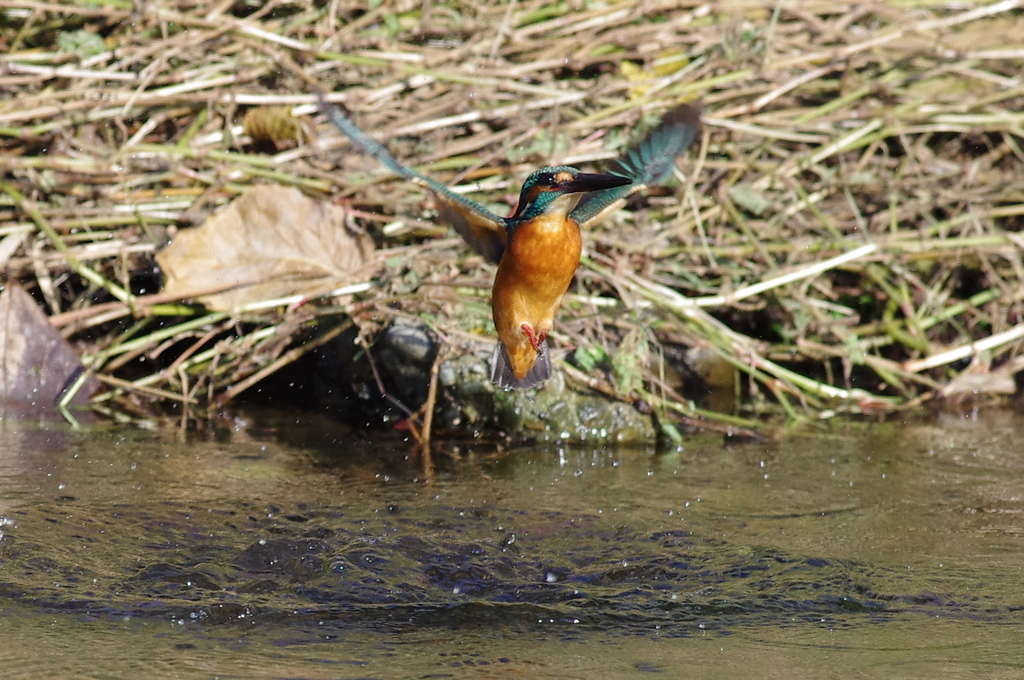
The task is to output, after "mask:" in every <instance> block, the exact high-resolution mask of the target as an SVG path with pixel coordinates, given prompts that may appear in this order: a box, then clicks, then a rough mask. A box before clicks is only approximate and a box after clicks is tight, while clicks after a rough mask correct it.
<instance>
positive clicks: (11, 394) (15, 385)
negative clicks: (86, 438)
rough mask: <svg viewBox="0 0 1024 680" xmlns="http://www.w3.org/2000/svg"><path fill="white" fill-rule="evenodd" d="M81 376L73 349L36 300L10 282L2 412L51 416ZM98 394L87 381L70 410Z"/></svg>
mask: <svg viewBox="0 0 1024 680" xmlns="http://www.w3.org/2000/svg"><path fill="white" fill-rule="evenodd" d="M82 370H83V369H82V364H81V362H79V360H78V354H77V353H76V352H75V350H74V348H72V347H71V345H70V344H69V343H68V341H67V340H65V339H64V338H63V337H62V336H61V334H60V332H58V331H57V329H56V328H54V327H53V326H52V325H51V324H50V321H49V319H47V318H46V314H45V313H44V312H43V310H42V309H40V308H39V305H38V304H36V301H35V300H33V299H32V296H31V295H29V294H28V293H26V292H25V289H24V288H22V287H21V286H19V285H17V284H16V283H13V282H8V284H7V286H6V287H5V288H4V292H3V293H0V411H3V412H4V413H10V412H12V411H13V412H15V413H20V414H26V413H31V414H36V413H44V412H46V411H51V410H53V409H54V407H56V405H57V401H58V400H59V399H60V397H61V395H62V394H64V391H65V390H66V389H67V387H68V386H70V384H71V383H72V382H73V381H74V380H75V378H77V377H78V376H79V374H81V372H82ZM98 388H99V382H97V381H96V379H95V378H90V379H88V380H87V381H86V384H85V385H84V387H83V388H82V389H81V390H79V392H78V394H77V395H76V396H75V398H74V399H73V400H72V402H71V405H72V406H81V405H84V404H85V403H87V402H88V399H89V397H90V396H91V395H92V394H93V393H94V392H95V391H96V390H97V389H98Z"/></svg>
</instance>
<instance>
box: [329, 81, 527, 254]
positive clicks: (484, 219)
mask: <svg viewBox="0 0 1024 680" xmlns="http://www.w3.org/2000/svg"><path fill="white" fill-rule="evenodd" d="M317 97H318V100H319V103H320V110H321V111H322V112H323V113H324V114H325V115H326V116H327V117H328V118H329V119H330V121H331V122H332V123H334V125H335V127H337V128H338V129H339V130H341V132H342V133H343V134H344V135H345V136H346V137H348V138H349V139H351V140H352V142H353V143H354V144H355V145H356V146H358V147H359V148H360V149H362V150H363V151H365V152H366V153H368V154H370V155H371V156H373V157H374V158H376V159H377V160H379V161H380V162H381V163H383V164H384V165H385V166H386V167H387V168H388V169H389V170H391V171H392V172H394V173H396V174H398V175H401V176H402V177H405V178H406V179H407V180H409V181H411V182H414V183H415V184H418V185H420V186H421V187H424V188H426V189H430V190H431V191H432V192H433V193H434V196H436V197H437V212H438V213H439V215H440V217H441V220H442V221H443V222H445V223H446V224H449V225H451V226H452V227H453V228H454V229H455V231H457V232H458V233H459V235H460V236H462V238H464V239H465V240H466V243H468V244H469V245H470V247H471V248H472V249H473V250H475V251H476V252H478V253H480V254H481V255H483V256H484V258H485V259H487V260H488V261H489V262H495V263H496V262H498V261H499V260H500V259H501V255H502V253H504V252H505V244H506V243H507V241H508V234H507V232H506V230H505V220H504V218H502V217H498V216H497V215H495V214H494V213H492V212H491V211H489V210H487V209H485V208H484V207H482V206H480V205H478V204H477V203H475V202H473V201H471V200H469V199H468V198H464V197H462V196H459V195H458V194H456V193H455V192H453V191H451V190H450V189H449V188H448V187H446V186H445V185H443V184H441V183H440V182H438V181H437V180H433V179H430V178H429V177H426V176H425V175H421V174H420V173H418V172H416V171H415V170H413V169H412V168H410V167H408V166H406V165H403V164H402V163H401V162H399V160H398V159H397V158H395V157H394V156H392V155H391V152H390V151H388V150H387V149H386V148H384V146H383V145H382V144H380V143H379V142H377V141H376V140H374V139H371V138H370V137H369V136H368V135H367V134H366V133H365V132H363V131H362V130H360V129H359V128H358V127H356V124H355V123H353V122H352V121H351V120H349V119H348V117H347V116H346V115H345V114H343V113H342V112H341V110H340V109H339V108H338V107H337V106H332V105H330V104H328V103H327V101H326V100H324V98H323V94H322V93H320V94H318V95H317Z"/></svg>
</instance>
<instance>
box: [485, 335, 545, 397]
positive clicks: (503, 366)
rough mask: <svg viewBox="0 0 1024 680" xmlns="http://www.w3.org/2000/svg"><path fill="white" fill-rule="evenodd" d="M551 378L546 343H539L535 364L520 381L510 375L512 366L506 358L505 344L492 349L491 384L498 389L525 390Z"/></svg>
mask: <svg viewBox="0 0 1024 680" xmlns="http://www.w3.org/2000/svg"><path fill="white" fill-rule="evenodd" d="M550 377H551V353H550V352H549V351H548V341H547V340H545V341H544V342H542V343H540V351H539V352H538V353H537V363H535V364H534V365H533V368H531V369H530V370H529V371H527V373H526V375H524V376H523V379H522V380H519V379H518V378H516V376H515V374H514V373H512V364H511V362H510V361H509V358H508V350H506V349H505V343H503V342H499V343H498V345H497V347H495V348H494V356H493V357H492V358H491V382H493V383H494V384H495V385H497V386H498V387H502V388H505V389H526V388H527V387H533V386H534V385H539V384H540V383H542V382H544V381H545V380H547V379H548V378H550Z"/></svg>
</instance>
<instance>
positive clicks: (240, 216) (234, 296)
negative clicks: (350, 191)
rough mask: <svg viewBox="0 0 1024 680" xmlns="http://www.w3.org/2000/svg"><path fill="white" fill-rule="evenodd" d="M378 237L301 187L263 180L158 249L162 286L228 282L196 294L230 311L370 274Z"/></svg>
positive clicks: (184, 288)
mask: <svg viewBox="0 0 1024 680" xmlns="http://www.w3.org/2000/svg"><path fill="white" fill-rule="evenodd" d="M373 252H374V245H373V239H371V238H370V237H369V235H368V234H366V233H364V232H361V231H356V230H353V229H350V228H348V227H347V226H346V224H345V211H344V210H343V209H342V208H340V207H338V206H335V205H332V204H330V203H327V202H325V201H316V200H313V199H312V198H309V197H307V196H305V195H304V194H302V192H300V191H299V190H298V189H294V188H290V187H281V186H258V187H254V188H252V189H250V190H249V191H247V192H246V193H245V194H243V195H242V196H240V197H239V198H237V199H236V200H234V201H233V202H232V203H231V204H230V205H228V206H227V207H226V208H225V209H224V210H222V211H220V212H219V213H217V214H216V215H213V216H212V217H210V218H209V219H208V220H207V221H206V223H205V224H203V226H201V227H199V228H196V229H187V230H183V231H181V232H179V233H178V235H177V236H176V237H175V239H174V241H173V243H171V245H169V246H168V247H167V248H165V249H164V250H163V251H162V252H160V253H159V254H157V256H156V259H157V263H158V264H159V265H160V267H161V268H162V269H163V272H164V275H165V276H166V279H167V283H166V285H165V287H164V293H166V294H171V295H178V296H180V297H182V298H185V297H193V295H192V294H191V293H190V291H195V292H196V293H198V292H199V291H204V290H211V289H215V288H217V287H224V288H228V287H231V288H230V290H226V291H225V292H223V293H217V294H213V295H196V296H195V297H196V299H198V300H199V301H200V302H202V303H203V304H205V305H206V306H207V307H208V308H209V309H212V310H216V311H224V312H232V311H236V310H238V309H239V308H240V307H242V306H243V305H246V304H250V303H253V302H258V301H261V300H273V299H277V298H281V297H285V296H289V295H298V294H303V295H316V294H319V293H324V292H327V291H329V290H332V289H333V288H338V287H340V286H344V285H346V284H349V283H354V282H356V281H357V280H359V279H360V277H366V276H368V275H369V274H370V273H371V271H370V270H371V269H372V267H373V266H374V258H373Z"/></svg>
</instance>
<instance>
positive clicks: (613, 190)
mask: <svg viewBox="0 0 1024 680" xmlns="http://www.w3.org/2000/svg"><path fill="white" fill-rule="evenodd" d="M319 103H320V109H321V111H322V112H323V113H324V114H325V115H326V116H327V117H328V118H329V119H330V121H331V122H332V123H334V125H335V126H336V127H337V128H338V129H339V130H340V131H341V132H342V133H343V134H344V135H345V136H346V137H348V138H349V139H350V140H351V141H352V142H353V143H354V144H355V145H356V146H357V147H359V148H360V149H362V150H363V151H364V152H365V153H368V154H370V155H372V156H374V157H375V158H377V160H379V161H380V162H381V163H383V164H384V165H385V166H386V167H387V168H388V169H389V170H391V171H392V172H394V173H396V174H397V175H400V176H401V177H404V178H406V179H407V180H409V181H411V182H413V183H414V184H417V185H419V186H421V187H424V188H426V189H429V190H430V191H431V192H432V193H433V194H434V196H435V197H436V199H437V211H438V215H439V217H440V219H441V221H442V222H445V223H447V224H449V225H450V226H451V227H453V228H454V229H455V231H456V232H458V233H459V235H460V236H462V238H463V239H465V241H466V243H468V244H469V246H470V247H471V248H473V250H475V251H476V252H477V253H479V254H480V255H482V256H483V257H484V259H486V260H487V261H489V262H491V263H494V264H497V265H498V270H497V272H496V273H495V276H494V287H493V289H492V290H491V310H492V312H493V318H494V327H495V330H497V333H498V340H499V342H498V344H497V346H496V347H495V350H494V356H493V358H492V361H491V380H492V381H493V382H494V383H495V384H496V385H498V386H499V387H503V388H506V389H515V388H527V387H533V386H534V385H537V384H540V383H542V382H544V381H545V380H547V379H548V378H549V377H550V376H551V357H550V353H549V351H548V345H547V336H548V334H549V333H550V332H551V328H552V325H553V324H554V317H555V312H557V311H558V308H559V307H560V306H561V304H562V298H564V297H565V294H566V292H567V291H568V290H569V285H570V283H572V279H573V276H575V274H576V268H577V267H578V266H579V261H580V255H581V253H582V249H583V239H582V235H581V231H580V230H581V228H582V229H586V228H588V227H589V226H591V225H593V224H594V223H596V222H597V221H598V220H600V219H601V218H602V217H604V216H605V215H607V214H608V213H609V212H611V211H613V210H615V209H617V208H619V207H621V206H622V205H623V204H624V203H625V200H626V198H628V197H629V196H630V195H632V194H634V193H636V192H637V191H641V190H643V189H645V188H646V187H648V186H652V185H655V184H659V183H661V182H662V181H664V180H665V179H666V178H667V177H668V176H669V175H670V174H671V173H672V169H673V168H674V167H675V159H676V157H677V156H679V155H680V154H681V153H682V152H683V151H685V150H686V149H687V147H689V146H690V144H691V143H692V142H693V140H694V139H695V138H696V137H697V135H698V134H699V132H700V107H699V106H697V105H695V104H683V105H681V106H678V107H676V108H674V109H672V110H670V111H669V112H668V113H666V114H665V115H664V117H663V118H662V120H661V122H660V123H659V124H658V125H657V126H656V127H655V128H654V129H653V130H651V131H650V132H649V133H648V134H647V136H646V137H644V138H643V140H642V141H641V142H640V143H638V144H637V145H636V146H634V147H632V148H630V149H629V151H627V152H626V153H625V154H624V155H623V156H622V157H621V158H619V159H617V160H616V161H614V162H613V163H612V165H611V167H610V168H609V169H608V171H607V172H603V173H585V172H581V171H580V170H578V169H576V168H574V167H570V166H567V165H560V166H555V167H544V168H540V169H539V170H537V171H535V172H533V173H532V174H531V175H530V176H529V177H527V179H526V182H524V183H523V188H522V191H521V192H520V194H519V205H518V207H517V208H516V209H515V212H513V213H512V215H511V216H509V217H500V216H498V215H495V214H494V213H493V212H491V211H490V210H488V209H486V208H485V207H483V206H482V205H480V204H479V203H477V202H475V201H472V200H470V199H468V198H465V197H464V196H460V195H459V194H456V193H455V192H453V191H452V190H451V189H449V188H448V187H446V186H445V185H443V184H441V183H440V182H438V181H436V180H434V179H431V178H430V177H427V176H425V175H421V174H420V173H418V172H416V171H415V170H413V169H412V168H409V167H408V166H406V165H404V164H403V163H401V162H400V161H399V160H398V159H396V158H395V157H394V156H393V155H392V154H391V152H389V151H388V150H387V149H386V148H385V147H384V146H383V145H382V144H380V143H379V142H377V141H376V140H374V139H372V138H371V137H370V136H369V135H367V134H366V133H365V132H363V131H362V130H360V129H359V128H358V127H357V126H356V124H355V123H353V122H352V121H351V120H350V119H349V118H348V117H347V116H346V115H345V114H343V113H342V112H341V110H340V109H338V107H336V106H332V105H329V104H328V103H327V102H326V101H325V100H324V98H323V95H322V94H320V95H319Z"/></svg>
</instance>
